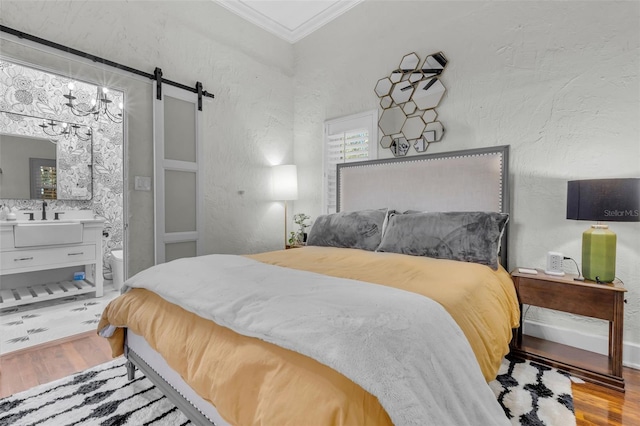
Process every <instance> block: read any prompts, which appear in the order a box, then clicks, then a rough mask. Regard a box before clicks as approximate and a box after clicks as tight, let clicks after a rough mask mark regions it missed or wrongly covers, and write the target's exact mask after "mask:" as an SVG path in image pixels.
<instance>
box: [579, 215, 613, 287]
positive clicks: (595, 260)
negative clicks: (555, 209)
mask: <svg viewBox="0 0 640 426" xmlns="http://www.w3.org/2000/svg"><path fill="white" fill-rule="evenodd" d="M582 275H583V276H584V277H585V278H586V279H588V280H591V281H596V282H605V283H609V282H612V281H613V280H614V279H615V277H616V234H615V233H614V232H613V231H611V230H610V229H609V227H608V226H607V225H591V228H590V229H588V230H586V231H585V232H584V233H583V234H582Z"/></svg>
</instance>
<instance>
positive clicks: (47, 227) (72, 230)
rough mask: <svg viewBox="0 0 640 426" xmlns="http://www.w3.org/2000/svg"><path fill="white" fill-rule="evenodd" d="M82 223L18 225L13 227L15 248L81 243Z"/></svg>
mask: <svg viewBox="0 0 640 426" xmlns="http://www.w3.org/2000/svg"><path fill="white" fill-rule="evenodd" d="M82 227H83V225H82V223H80V222H67V223H18V224H16V225H15V226H14V227H13V237H14V240H15V246H16V247H33V246H52V245H57V244H75V243H80V242H82Z"/></svg>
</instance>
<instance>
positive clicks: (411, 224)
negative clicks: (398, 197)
mask: <svg viewBox="0 0 640 426" xmlns="http://www.w3.org/2000/svg"><path fill="white" fill-rule="evenodd" d="M508 220H509V215H508V214H506V213H497V212H444V213H413V214H403V215H395V216H392V217H390V218H389V223H388V224H387V227H386V229H385V233H384V236H383V238H382V242H381V243H380V246H379V247H378V250H377V251H385V252H393V253H402V254H409V255H413V256H426V257H433V258H436V259H451V260H460V261H463V262H473V263H480V264H482V265H488V266H490V267H491V268H493V269H498V252H499V251H500V239H501V237H502V233H503V231H504V228H505V226H506V224H507V222H508Z"/></svg>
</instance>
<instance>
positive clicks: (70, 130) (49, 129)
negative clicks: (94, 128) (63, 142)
mask: <svg viewBox="0 0 640 426" xmlns="http://www.w3.org/2000/svg"><path fill="white" fill-rule="evenodd" d="M38 127H41V128H42V131H43V132H44V134H45V135H47V136H49V137H50V138H56V139H49V140H50V141H51V142H53V143H57V138H61V137H64V138H67V139H70V138H72V137H75V138H78V139H80V140H81V141H88V140H89V139H91V135H92V132H91V127H87V132H86V133H83V132H79V131H78V129H79V128H80V127H82V126H80V125H78V124H74V123H72V124H69V123H64V122H63V123H61V124H58V123H56V122H55V121H53V120H50V121H49V122H48V123H47V122H46V121H44V120H43V121H42V124H38Z"/></svg>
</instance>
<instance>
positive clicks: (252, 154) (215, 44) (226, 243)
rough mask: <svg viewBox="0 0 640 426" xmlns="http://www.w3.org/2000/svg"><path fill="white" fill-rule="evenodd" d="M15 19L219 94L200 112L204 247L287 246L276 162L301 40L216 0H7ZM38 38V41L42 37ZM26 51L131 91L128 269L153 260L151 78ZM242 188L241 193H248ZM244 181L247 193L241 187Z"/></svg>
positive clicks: (4, 17)
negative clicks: (140, 179)
mask: <svg viewBox="0 0 640 426" xmlns="http://www.w3.org/2000/svg"><path fill="white" fill-rule="evenodd" d="M0 10H1V12H2V13H1V14H0V22H1V23H2V24H3V25H6V26H8V27H11V28H15V29H18V30H21V31H24V32H26V33H30V34H33V35H37V36H39V37H42V38H46V39H50V40H53V41H55V42H57V43H60V44H64V45H67V46H71V47H74V48H76V49H78V50H82V51H86V52H89V53H91V54H93V55H96V56H99V57H104V58H107V59H110V60H112V61H115V62H120V63H122V64H126V65H129V66H131V67H133V68H138V69H140V70H143V71H146V72H149V73H152V72H153V69H154V68H155V67H156V66H157V67H160V68H162V70H163V75H164V77H165V78H167V79H170V80H174V81H178V82H181V83H184V84H190V85H191V84H192V85H194V86H195V82H196V81H201V82H202V83H203V86H204V89H205V90H207V91H209V92H211V93H214V94H215V99H205V102H204V111H203V116H202V120H203V123H204V126H203V134H202V135H203V141H204V146H203V159H204V161H205V165H206V167H207V168H206V173H205V199H204V203H205V204H204V213H205V218H204V219H205V229H204V232H203V236H204V246H205V252H206V253H247V252H258V251H265V250H270V249H278V248H281V247H282V244H283V243H282V242H281V241H282V240H281V235H283V229H282V214H283V211H282V206H281V204H277V203H274V202H272V201H270V200H269V198H270V179H269V177H270V166H271V165H272V164H277V163H281V162H291V161H292V160H293V154H292V130H293V84H292V66H293V49H292V48H291V46H290V45H289V44H288V43H286V42H284V41H282V40H280V39H278V38H277V37H275V36H272V35H270V34H267V33H266V32H265V31H263V30H261V29H259V28H257V27H255V26H253V25H251V24H249V23H247V22H246V21H244V20H242V19H240V18H238V17H237V16H236V15H234V14H232V13H231V12H229V11H227V10H226V9H224V8H222V7H220V6H218V5H216V4H215V3H214V2H211V1H209V0H206V1H167V2H153V3H151V2H122V1H56V2H49V1H33V2H24V1H5V0H2V1H0ZM38 49H40V48H38ZM23 56H25V58H24V60H28V61H31V63H41V62H44V64H43V65H46V66H47V67H49V68H53V69H56V70H58V71H61V72H64V71H66V72H67V73H71V74H74V75H77V76H78V78H80V77H83V79H85V80H87V81H94V82H100V81H102V80H104V79H107V80H109V82H110V83H112V84H110V86H111V87H117V88H119V89H121V90H123V91H124V92H125V95H126V97H127V116H126V118H127V123H126V124H127V128H126V132H127V138H126V140H125V147H126V157H127V159H126V161H128V176H129V179H128V181H127V184H126V185H127V192H128V194H129V196H128V198H127V200H126V201H127V202H128V206H129V217H128V218H127V220H128V223H129V238H128V255H127V258H128V264H129V275H131V274H132V273H135V272H138V271H140V270H142V269H144V268H146V267H148V266H150V265H152V264H153V195H152V192H142V191H134V189H133V177H134V176H152V173H153V162H152V155H153V145H152V126H151V120H152V118H151V82H150V81H143V80H140V79H138V78H133V77H129V76H123V75H120V74H114V73H112V72H111V70H110V69H107V70H106V71H103V70H101V69H99V68H95V67H92V66H87V65H82V64H79V63H76V62H75V60H72V61H69V60H65V59H63V58H62V59H61V58H60V57H59V55H58V54H55V55H51V54H48V53H45V52H41V51H39V50H36V51H34V50H33V49H25V52H24V53H23ZM242 191H244V192H242ZM240 192H242V194H241V193H240Z"/></svg>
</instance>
